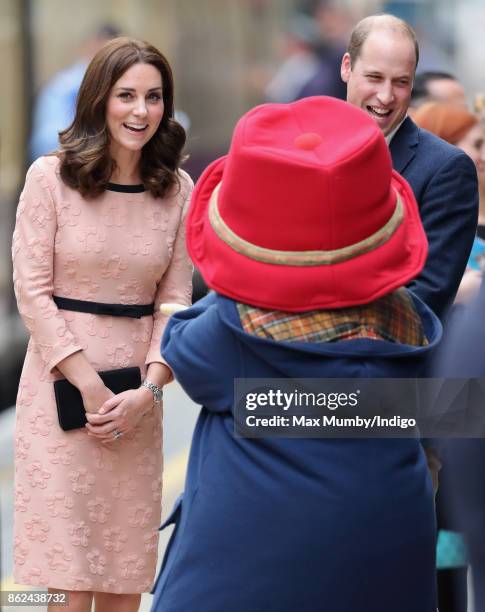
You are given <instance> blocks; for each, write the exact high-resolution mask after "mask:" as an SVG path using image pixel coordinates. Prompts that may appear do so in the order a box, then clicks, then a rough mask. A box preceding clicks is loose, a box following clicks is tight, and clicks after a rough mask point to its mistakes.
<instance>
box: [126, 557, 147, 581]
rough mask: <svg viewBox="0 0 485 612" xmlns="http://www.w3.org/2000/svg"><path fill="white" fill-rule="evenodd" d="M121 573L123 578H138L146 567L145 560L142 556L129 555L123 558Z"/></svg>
mask: <svg viewBox="0 0 485 612" xmlns="http://www.w3.org/2000/svg"><path fill="white" fill-rule="evenodd" d="M120 563H121V573H122V576H123V578H127V579H130V580H134V579H135V580H136V579H137V578H139V577H140V575H141V572H142V570H143V569H144V568H145V561H144V560H143V559H142V557H137V556H136V555H129V556H128V557H124V558H122V559H121V562H120Z"/></svg>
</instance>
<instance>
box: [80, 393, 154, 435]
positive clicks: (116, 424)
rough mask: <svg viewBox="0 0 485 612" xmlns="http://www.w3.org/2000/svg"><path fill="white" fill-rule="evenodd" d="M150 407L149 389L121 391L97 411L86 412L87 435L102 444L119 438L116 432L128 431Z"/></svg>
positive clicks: (151, 402) (151, 404)
mask: <svg viewBox="0 0 485 612" xmlns="http://www.w3.org/2000/svg"><path fill="white" fill-rule="evenodd" d="M152 408H153V394H152V392H151V391H150V390H149V389H146V388H145V387H140V388H139V389H129V390H128V391H123V392H122V393H119V394H118V395H115V396H114V397H112V398H110V399H109V400H107V401H106V402H104V404H103V405H102V406H101V408H100V409H99V411H98V412H97V413H91V414H86V418H87V419H88V422H87V423H86V428H87V429H88V435H89V436H91V437H95V438H98V439H99V440H100V441H101V442H103V443H104V444H107V443H111V442H115V441H116V440H117V439H118V438H119V435H118V436H115V434H116V432H118V433H119V434H121V435H124V434H126V433H128V432H129V431H131V430H132V429H134V428H135V427H136V426H137V425H138V423H139V422H140V421H141V419H142V418H143V416H144V415H145V414H146V413H147V412H148V411H150V410H151V409H152Z"/></svg>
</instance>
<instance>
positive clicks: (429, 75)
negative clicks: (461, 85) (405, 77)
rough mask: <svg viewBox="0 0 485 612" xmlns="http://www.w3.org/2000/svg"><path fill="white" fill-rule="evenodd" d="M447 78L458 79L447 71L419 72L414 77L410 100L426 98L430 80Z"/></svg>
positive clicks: (416, 100) (450, 79) (415, 100)
mask: <svg viewBox="0 0 485 612" xmlns="http://www.w3.org/2000/svg"><path fill="white" fill-rule="evenodd" d="M442 79H447V80H449V81H457V80H458V79H457V78H456V77H455V76H453V75H452V74H450V73H449V72H441V71H436V70H427V71H426V72H420V73H419V74H417V75H416V77H415V78H414V84H413V91H412V93H411V102H418V101H421V100H426V99H427V98H428V97H429V87H428V86H429V84H430V83H431V81H441V80H442Z"/></svg>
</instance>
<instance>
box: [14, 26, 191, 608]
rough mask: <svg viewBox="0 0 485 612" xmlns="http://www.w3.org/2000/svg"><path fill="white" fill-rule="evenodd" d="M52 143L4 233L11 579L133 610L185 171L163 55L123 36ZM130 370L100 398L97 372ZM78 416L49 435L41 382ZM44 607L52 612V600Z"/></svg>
mask: <svg viewBox="0 0 485 612" xmlns="http://www.w3.org/2000/svg"><path fill="white" fill-rule="evenodd" d="M60 142H61V149H60V151H59V152H57V153H56V154H52V155H50V156H46V157H41V158H40V159H38V160H37V161H35V162H34V163H33V164H32V166H31V168H30V169H29V171H28V174H27V178H26V183H25V188H24V190H23V193H22V195H21V198H20V203H19V207H18V212H17V224H16V229H15V233H14V238H13V262H14V283H15V292H16V296H17V301H18V307H19V311H20V314H21V316H22V318H23V320H24V322H25V324H26V326H27V328H28V329H29V332H30V334H31V338H30V342H29V346H28V349H27V355H26V359H25V364H24V368H23V372H22V377H21V380H20V388H19V395H18V401H17V425H16V476H15V479H16V493H15V579H16V582H18V583H20V584H28V585H32V586H34V587H42V588H48V589H49V591H50V592H53V593H57V592H59V591H60V592H67V593H68V594H69V602H70V604H69V607H68V608H67V609H70V610H79V611H87V610H90V609H91V605H92V600H93V596H94V598H95V601H96V610H97V611H98V612H103V611H105V610H106V611H107V610H110V612H111V611H113V610H116V611H117V612H119V611H130V612H131V611H134V610H137V609H138V607H139V602H140V594H141V593H142V592H144V591H149V590H150V588H151V585H152V582H153V578H154V573H155V565H156V558H157V544H158V531H157V528H158V525H159V522H160V513H161V469H162V465H161V464H162V455H161V445H162V432H161V412H160V405H159V404H160V396H161V388H162V387H163V385H164V384H165V383H167V382H168V381H169V380H170V379H171V371H170V369H169V367H168V366H167V365H166V364H165V363H164V361H163V359H162V358H161V357H160V351H159V345H160V338H161V335H162V332H163V329H164V327H165V323H166V318H167V317H166V316H164V315H162V314H161V313H160V312H159V305H160V303H162V302H177V303H182V304H187V305H188V304H190V300H191V274H192V266H191V263H190V260H189V259H188V256H187V254H186V250H185V237H184V222H185V213H186V209H187V206H188V202H189V197H190V193H191V189H192V181H191V180H190V178H189V177H188V175H187V174H186V173H184V172H183V171H182V170H180V168H179V165H180V162H181V152H182V148H183V146H184V142H185V133H184V130H183V128H182V127H181V126H180V125H179V124H178V123H176V122H175V121H174V119H173V80H172V73H171V69H170V66H169V64H168V62H167V60H166V59H165V58H164V56H163V55H162V54H161V53H160V52H159V51H158V50H157V49H155V48H154V47H152V46H151V45H148V44H147V43H144V42H141V41H137V40H134V39H129V38H118V39H114V40H113V41H111V42H109V43H108V44H107V45H106V46H105V47H103V49H102V50H101V51H100V52H99V53H98V54H97V55H96V57H95V58H94V59H93V61H92V62H91V64H90V66H89V67H88V69H87V72H86V75H85V77H84V81H83V83H82V85H81V89H80V91H79V96H78V102H77V110H76V116H75V118H74V121H73V123H72V125H71V126H70V127H69V128H68V129H66V130H64V131H63V132H61V134H60ZM128 366H139V367H140V369H141V375H142V380H143V384H142V386H140V388H137V389H132V390H127V391H124V392H122V393H119V394H117V395H114V394H113V393H112V392H111V391H110V390H109V389H108V388H107V387H106V386H105V385H104V383H103V381H102V379H101V378H100V376H99V375H98V372H99V371H103V370H115V369H119V368H124V367H128ZM59 378H66V379H67V380H68V381H70V382H71V383H72V384H73V385H75V387H77V389H78V390H79V391H80V393H81V397H82V401H83V404H84V408H85V410H86V413H87V415H86V416H87V419H88V423H87V424H86V426H85V427H82V428H78V429H74V430H71V431H63V430H62V429H61V427H60V425H59V421H58V417H57V409H56V401H55V396H54V388H53V382H54V381H55V380H57V379H59ZM56 609H57V608H56Z"/></svg>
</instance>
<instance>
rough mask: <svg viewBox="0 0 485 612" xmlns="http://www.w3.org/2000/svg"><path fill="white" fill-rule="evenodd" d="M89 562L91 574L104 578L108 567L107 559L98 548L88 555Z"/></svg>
mask: <svg viewBox="0 0 485 612" xmlns="http://www.w3.org/2000/svg"><path fill="white" fill-rule="evenodd" d="M86 558H87V560H88V562H89V571H90V572H91V574H98V575H99V576H102V575H103V574H104V570H105V567H106V557H105V556H104V555H102V554H101V553H100V551H99V550H98V549H97V548H94V549H93V550H91V551H90V552H88V554H87V555H86Z"/></svg>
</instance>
